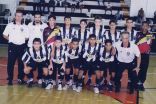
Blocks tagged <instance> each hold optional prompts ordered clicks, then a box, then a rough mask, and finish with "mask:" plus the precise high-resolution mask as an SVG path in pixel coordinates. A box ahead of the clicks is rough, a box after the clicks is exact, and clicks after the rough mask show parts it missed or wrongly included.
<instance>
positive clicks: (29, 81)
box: [27, 78, 33, 88]
mask: <svg viewBox="0 0 156 104" xmlns="http://www.w3.org/2000/svg"><path fill="white" fill-rule="evenodd" d="M32 85H33V79H32V78H31V79H29V80H28V81H27V87H29V88H30V87H32Z"/></svg>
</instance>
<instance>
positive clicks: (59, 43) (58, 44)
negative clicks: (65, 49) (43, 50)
mask: <svg viewBox="0 0 156 104" xmlns="http://www.w3.org/2000/svg"><path fill="white" fill-rule="evenodd" d="M61 44H62V41H60V40H56V41H55V46H56V47H57V48H59V47H61Z"/></svg>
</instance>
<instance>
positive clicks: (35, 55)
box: [22, 46, 51, 64]
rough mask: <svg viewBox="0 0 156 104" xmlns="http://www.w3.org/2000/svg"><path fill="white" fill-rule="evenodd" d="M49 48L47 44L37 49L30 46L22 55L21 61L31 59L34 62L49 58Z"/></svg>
mask: <svg viewBox="0 0 156 104" xmlns="http://www.w3.org/2000/svg"><path fill="white" fill-rule="evenodd" d="M50 52H51V48H50V47H47V46H41V47H40V50H39V51H36V50H35V49H34V48H33V47H30V48H29V49H28V50H27V51H26V52H25V53H24V55H23V57H22V61H23V62H24V63H26V64H27V63H28V62H29V61H30V60H31V59H33V60H34V61H35V62H43V61H46V60H49V59H50Z"/></svg>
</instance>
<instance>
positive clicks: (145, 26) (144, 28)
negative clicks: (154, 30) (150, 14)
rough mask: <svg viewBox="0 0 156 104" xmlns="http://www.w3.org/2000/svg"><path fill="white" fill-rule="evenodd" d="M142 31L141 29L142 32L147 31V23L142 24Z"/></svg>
mask: <svg viewBox="0 0 156 104" xmlns="http://www.w3.org/2000/svg"><path fill="white" fill-rule="evenodd" d="M142 29H143V31H147V30H148V29H149V25H148V24H147V23H144V24H143V25H142Z"/></svg>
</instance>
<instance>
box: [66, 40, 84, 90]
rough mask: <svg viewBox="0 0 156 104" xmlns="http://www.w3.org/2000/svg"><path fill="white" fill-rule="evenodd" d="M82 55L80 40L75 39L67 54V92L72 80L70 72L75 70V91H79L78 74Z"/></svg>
mask: <svg viewBox="0 0 156 104" xmlns="http://www.w3.org/2000/svg"><path fill="white" fill-rule="evenodd" d="M81 54H82V47H81V45H80V44H79V39H77V38H73V39H72V41H71V47H69V48H68V49H67V52H66V72H65V80H66V84H65V86H64V87H63V89H64V90H67V89H68V87H69V84H68V83H69V80H70V72H71V70H72V69H73V73H74V76H73V86H72V87H73V90H75V91H76V89H77V82H78V73H79V69H80V65H81Z"/></svg>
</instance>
